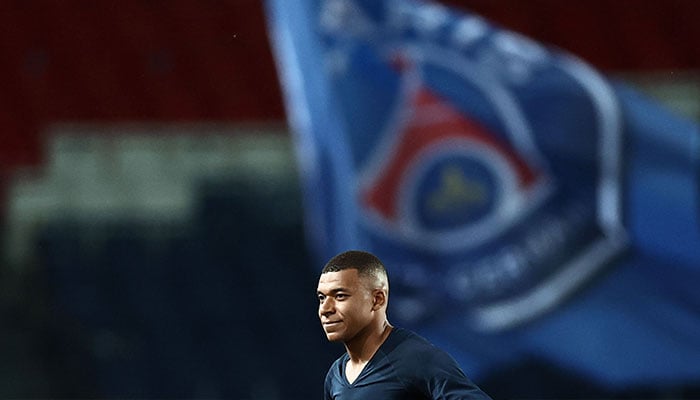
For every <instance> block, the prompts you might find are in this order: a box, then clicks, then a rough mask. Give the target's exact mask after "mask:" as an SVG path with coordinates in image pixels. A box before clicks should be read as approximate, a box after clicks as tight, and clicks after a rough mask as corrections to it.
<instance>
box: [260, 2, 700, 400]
mask: <svg viewBox="0 0 700 400" xmlns="http://www.w3.org/2000/svg"><path fill="white" fill-rule="evenodd" d="M267 12H268V17H269V27H270V32H271V41H272V44H273V49H274V52H275V55H276V59H277V61H278V70H279V72H280V76H281V81H282V84H283V88H284V93H285V96H286V104H287V110H288V117H289V121H290V124H291V126H292V129H293V131H294V138H295V141H296V149H297V156H298V160H299V166H300V171H301V174H302V180H303V185H304V187H303V189H304V196H305V204H306V210H305V213H306V218H307V231H308V234H309V241H310V243H311V245H312V246H313V249H314V250H315V252H316V254H317V255H318V257H319V260H320V261H323V260H326V259H328V258H330V257H331V256H333V255H335V254H337V253H339V252H341V251H344V250H347V249H351V248H358V249H365V250H368V251H371V252H373V253H375V254H377V255H378V256H379V257H380V258H381V259H382V260H383V261H384V263H385V264H386V266H387V268H388V270H389V274H390V279H391V302H390V307H391V309H390V319H391V320H392V321H394V322H395V323H396V324H398V325H402V326H408V327H411V328H414V329H416V330H418V331H420V332H421V333H423V334H425V335H426V336H428V337H429V338H430V339H431V340H432V341H433V342H435V343H436V344H439V345H440V346H442V347H444V348H447V349H449V351H450V352H451V353H452V354H453V355H454V356H455V358H457V360H458V361H459V362H460V364H461V365H462V366H463V367H464V368H465V369H466V370H467V371H468V372H469V374H470V375H472V376H473V377H475V378H476V379H478V378H479V377H482V376H485V375H486V374H488V373H492V372H493V371H495V370H498V369H502V368H507V367H508V366H509V365H513V364H515V363H517V362H518V361H519V360H521V359H524V358H528V357H536V358H539V359H543V360H546V361H547V362H550V363H552V364H555V365H558V366H561V367H562V368H566V369H569V370H571V371H574V372H576V373H577V374H580V375H582V376H586V377H589V378H591V379H593V380H595V381H596V382H598V383H600V384H603V385H608V386H610V387H620V386H625V385H640V384H645V385H649V384H682V383H687V382H692V381H693V380H697V379H700V363H699V362H697V360H700V291H698V290H696V288H695V286H696V282H700V280H699V279H700V216H699V211H700V207H699V204H698V182H699V180H698V158H699V157H700V151H699V149H700V147H699V146H700V144H699V143H700V140H699V137H698V136H699V135H700V133H699V130H698V125H697V124H696V123H694V122H691V121H688V120H684V119H682V118H680V117H678V116H677V115H674V114H672V113H671V112H669V111H667V110H664V109H663V108H661V107H660V106H658V105H657V104H655V103H653V102H651V101H649V100H648V99H646V98H644V97H643V96H641V95H639V94H638V93H636V92H635V91H634V90H632V89H630V88H629V87H627V86H625V85H624V84H622V83H619V82H613V81H611V80H609V79H607V78H606V77H605V76H603V75H602V74H600V73H599V72H597V71H596V70H595V69H593V68H592V67H590V66H589V65H587V64H586V63H585V62H583V61H582V60H580V59H578V58H576V57H575V56H574V55H571V54H568V53H566V52H565V51H562V50H559V49H554V48H549V47H547V46H545V45H542V44H539V43H537V42H534V41H533V40H531V39H528V38H527V37H523V36H522V35H519V34H517V33H515V32H511V31H508V30H505V29H502V28H500V27H498V26H496V25H494V24H492V23H490V22H489V21H487V20H485V19H484V18H482V17H480V16H478V15H475V14H471V13H469V12H467V11H465V10H457V9H454V8H449V7H446V6H444V5H441V4H439V3H434V2H427V1H415V0H296V1H294V2H289V1H285V0H268V2H267Z"/></svg>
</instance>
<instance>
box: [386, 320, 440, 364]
mask: <svg viewBox="0 0 700 400" xmlns="http://www.w3.org/2000/svg"><path fill="white" fill-rule="evenodd" d="M395 330H396V332H395V337H394V338H393V343H391V344H390V346H389V347H390V348H388V349H387V350H389V351H390V352H391V353H393V355H394V356H395V357H396V358H398V359H401V360H406V361H409V362H411V363H422V362H426V361H430V360H433V359H434V358H435V357H442V356H443V355H446V353H445V352H444V351H442V350H441V349H439V348H438V347H436V346H434V345H433V344H432V343H430V341H428V339H426V338H424V337H423V336H421V335H419V334H418V333H416V332H413V331H411V330H408V329H403V328H395Z"/></svg>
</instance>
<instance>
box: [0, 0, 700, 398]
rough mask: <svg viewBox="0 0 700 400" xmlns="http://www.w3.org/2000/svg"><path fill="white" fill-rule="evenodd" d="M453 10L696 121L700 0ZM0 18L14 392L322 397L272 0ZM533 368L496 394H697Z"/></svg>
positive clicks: (2, 291)
mask: <svg viewBox="0 0 700 400" xmlns="http://www.w3.org/2000/svg"><path fill="white" fill-rule="evenodd" d="M445 3H446V4H452V5H457V6H461V7H468V8H470V9H471V10H473V11H474V12H477V13H481V14H482V15H484V16H485V17H487V18H490V19H492V20H493V21H495V22H497V23H500V24H502V25H504V26H506V27H509V28H511V29H514V30H517V31H520V32H522V33H524V34H526V35H529V36H531V37H533V38H535V39H537V40H540V41H543V42H545V43H550V44H554V45H557V46H560V47H562V48H565V49H567V50H568V51H570V52H572V53H574V54H577V55H579V56H580V57H581V58H583V59H585V60H586V61H588V62H590V63H591V64H593V65H594V66H595V67H597V68H600V69H602V70H603V71H605V72H607V73H609V74H613V75H616V76H618V77H622V78H624V79H625V80H628V81H629V82H631V83H633V84H635V85H636V86H637V87H639V88H641V89H642V90H644V91H646V92H647V93H649V94H651V95H652V96H654V97H656V98H658V99H660V100H661V101H664V102H666V103H667V104H668V105H669V106H670V107H671V108H673V109H674V110H676V111H677V112H679V113H681V114H684V115H686V116H689V117H691V118H694V119H696V120H697V119H699V118H700V72H699V71H700V70H699V67H700V47H698V38H700V24H697V21H698V20H699V19H700V18H699V17H700V8H698V7H697V5H696V4H695V2H694V1H693V0H666V1H663V2H658V1H657V2H641V1H634V0H618V1H615V0H609V1H606V0H593V1H587V2H580V3H572V2H563V1H558V0H539V1H529V2H519V1H517V0H499V1H491V0H450V1H445ZM0 26H2V35H0V49H2V57H0V80H1V81H2V90H0V143H1V145H0V195H2V197H1V198H2V201H0V205H1V206H2V211H3V212H2V214H0V215H2V217H0V223H1V227H2V233H1V234H0V239H2V243H1V245H2V254H1V256H2V259H0V398H37V397H41V398H49V397H50V398H88V397H90V398H134V397H137V398H229V399H255V400H265V399H270V400H273V399H307V398H316V397H317V394H319V393H320V388H321V382H322V379H323V375H324V374H325V371H326V368H327V366H328V365H329V363H330V362H331V360H332V359H334V358H335V357H336V356H337V354H338V353H339V352H340V351H341V350H342V349H341V348H339V347H336V346H332V345H329V344H327V343H325V339H324V338H323V337H322V333H321V331H320V329H319V328H318V327H317V323H316V318H315V307H316V306H315V299H314V296H313V290H314V287H315V281H316V273H317V270H318V266H315V265H312V264H311V262H310V259H309V257H308V254H307V249H306V247H305V245H304V234H303V231H302V218H301V207H300V204H299V202H300V196H299V194H298V192H297V191H298V187H297V180H296V179H297V176H296V168H295V166H294V162H293V157H292V154H293V151H292V148H291V143H290V137H289V134H288V132H287V131H286V128H285V125H284V110H283V106H282V100H281V94H280V90H279V83H278V80H277V76H276V72H275V68H274V64H273V61H272V57H271V54H270V50H269V45H268V42H267V40H268V39H267V34H266V30H265V19H264V15H263V10H262V2H261V1H260V0H228V1H220V0H201V1H195V0H169V1H165V0H124V1H120V2H115V1H78V0H69V1H58V0H27V1H22V0H10V1H3V2H0ZM533 365H537V363H536V360H534V361H533ZM528 372H529V373H530V374H532V369H531V365H529V366H526V367H524V368H523V369H515V370H512V371H501V372H500V373H499V374H496V375H495V376H494V377H493V379H491V380H489V381H488V382H484V384H483V385H482V386H484V388H485V389H487V391H489V389H493V391H492V392H493V393H503V392H502V391H499V388H501V387H502V386H503V382H510V383H512V387H511V392H510V393H517V392H518V390H519V389H522V390H523V391H524V390H530V392H529V393H534V394H539V395H540V396H541V397H548V396H550V397H552V396H554V397H556V396H564V397H571V393H572V392H571V391H567V388H570V387H576V388H578V392H577V393H579V395H580V396H582V397H587V398H591V397H600V396H603V395H605V396H610V397H620V398H622V397H628V398H632V397H654V398H672V397H686V396H687V397H690V396H692V395H700V389H697V388H690V389H688V388H631V389H630V391H629V392H625V393H603V392H601V391H599V390H597V389H596V388H592V387H587V384H586V382H579V381H576V380H575V379H574V378H572V377H569V376H566V375H565V374H562V373H561V371H549V372H547V371H544V372H542V374H540V375H538V376H537V377H533V376H531V375H528V374H527V373H528ZM542 376H549V377H551V378H556V381H547V382H544V381H539V382H538V380H537V379H538V377H539V378H540V379H541V377H542ZM516 377H517V378H516ZM526 381H527V383H525V382H526ZM533 382H535V385H534V386H536V387H533V386H532V385H533ZM526 385H530V386H529V387H527V388H526ZM538 385H539V386H538ZM543 387H547V388H548V390H545V389H542V391H541V392H538V390H539V389H540V388H543ZM521 393H524V392H521ZM504 395H507V393H504Z"/></svg>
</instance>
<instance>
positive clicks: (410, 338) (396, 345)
mask: <svg viewBox="0 0 700 400" xmlns="http://www.w3.org/2000/svg"><path fill="white" fill-rule="evenodd" d="M348 360H349V356H348V355H347V353H346V354H343V355H342V356H341V357H340V358H338V359H337V360H335V362H334V363H333V365H332V366H331V368H330V370H328V374H327V375H326V382H325V384H324V398H325V399H327V400H330V399H334V400H356V399H362V400H367V399H382V400H392V399H401V400H412V399H444V400H457V399H490V398H489V396H487V395H486V394H485V393H484V392H482V391H481V390H480V389H479V388H478V387H477V386H476V385H474V384H473V383H472V382H471V381H470V380H469V379H468V378H467V377H466V375H464V372H463V371H462V369H461V368H460V367H459V365H457V362H456V361H455V360H454V359H453V358H452V357H450V355H449V354H447V353H446V352H444V351H442V350H440V349H438V348H437V347H435V346H433V345H432V344H430V343H429V342H428V341H427V340H425V339H423V338H422V337H420V336H418V335H417V334H415V333H413V332H411V331H408V330H405V329H400V328H394V329H393V330H392V332H391V333H390V334H389V337H387V339H386V340H385V341H384V343H383V344H382V345H381V346H380V347H379V349H378V350H377V352H376V353H375V354H374V356H373V357H372V359H371V360H370V361H369V362H368V363H367V365H365V367H364V369H363V370H362V372H361V373H360V375H359V376H358V377H357V379H355V381H354V382H353V383H350V382H348V380H347V378H346V377H345V366H346V364H347V362H348Z"/></svg>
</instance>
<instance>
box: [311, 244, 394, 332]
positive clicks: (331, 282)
mask: <svg viewBox="0 0 700 400" xmlns="http://www.w3.org/2000/svg"><path fill="white" fill-rule="evenodd" d="M317 295H318V299H319V308H318V315H319V318H320V319H321V324H322V326H323V329H324V331H325V332H326V337H328V340H331V341H342V342H345V343H346V344H347V343H348V342H351V341H352V340H353V339H355V338H357V337H358V336H362V335H363V334H364V333H367V332H368V330H371V329H372V328H373V327H376V326H380V325H381V324H383V323H384V322H385V321H386V306H387V300H388V297H389V281H388V278H387V274H386V269H385V268H384V265H383V264H382V262H381V261H380V260H379V259H378V258H377V257H376V256H374V255H373V254H370V253H367V252H364V251H357V250H351V251H346V252H344V253H341V254H338V255H337V256H335V257H333V258H332V259H331V260H329V261H328V263H326V265H325V266H324V267H323V270H322V271H321V277H320V278H319V282H318V289H317Z"/></svg>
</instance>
